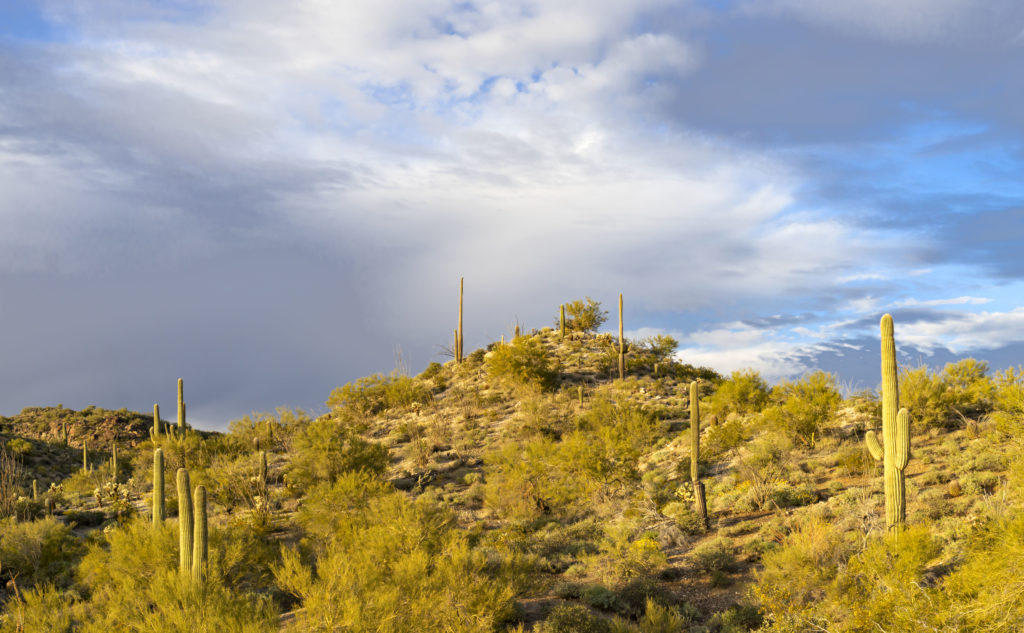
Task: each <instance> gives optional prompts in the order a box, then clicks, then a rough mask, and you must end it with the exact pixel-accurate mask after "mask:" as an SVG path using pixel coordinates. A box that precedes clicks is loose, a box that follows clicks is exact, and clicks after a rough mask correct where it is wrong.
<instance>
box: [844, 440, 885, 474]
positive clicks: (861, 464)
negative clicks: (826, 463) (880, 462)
mask: <svg viewBox="0 0 1024 633" xmlns="http://www.w3.org/2000/svg"><path fill="white" fill-rule="evenodd" d="M836 466H838V467H839V468H840V469H841V470H842V471H843V472H844V473H846V474H847V475H866V474H868V473H870V472H874V468H875V465H874V460H873V459H872V458H871V455H870V454H869V453H868V452H867V449H866V448H865V447H864V446H848V447H846V448H844V449H842V450H841V451H839V453H838V454H837V455H836Z"/></svg>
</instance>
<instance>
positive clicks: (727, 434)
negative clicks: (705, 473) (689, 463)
mask: <svg viewBox="0 0 1024 633" xmlns="http://www.w3.org/2000/svg"><path fill="white" fill-rule="evenodd" d="M749 439H750V437H749V433H748V431H747V429H746V427H745V426H744V425H743V421H742V420H740V419H738V418H733V419H727V420H724V421H723V420H719V422H718V424H717V425H716V426H711V427H708V429H707V430H706V431H703V435H702V437H701V440H700V444H701V447H700V450H701V461H702V462H713V461H716V460H719V459H722V458H723V457H725V456H727V455H729V454H731V453H732V452H733V451H735V450H736V449H737V448H739V447H740V446H742V445H743V443H744V442H746V441H747V440H749Z"/></svg>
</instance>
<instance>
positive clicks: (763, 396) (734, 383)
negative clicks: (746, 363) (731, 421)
mask: <svg viewBox="0 0 1024 633" xmlns="http://www.w3.org/2000/svg"><path fill="white" fill-rule="evenodd" d="M768 394H769V389H768V383H766V382H765V381H764V379H763V378H761V374H760V373H758V372H757V371H755V370H753V369H743V370H740V371H734V372H732V375H731V376H730V377H729V378H728V379H726V380H723V381H722V382H721V383H720V384H719V385H718V387H717V388H716V389H715V393H714V394H712V395H711V407H710V409H711V412H712V413H714V414H715V415H717V416H718V417H719V418H722V419H723V420H724V419H725V418H726V417H727V416H728V415H729V414H730V413H735V414H737V415H741V416H744V415H750V414H752V413H757V412H759V411H761V410H762V409H763V408H764V407H765V405H767V404H768Z"/></svg>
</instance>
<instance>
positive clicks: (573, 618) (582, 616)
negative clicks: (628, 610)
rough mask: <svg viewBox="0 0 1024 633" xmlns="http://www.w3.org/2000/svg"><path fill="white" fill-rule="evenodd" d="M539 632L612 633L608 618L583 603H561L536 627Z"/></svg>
mask: <svg viewBox="0 0 1024 633" xmlns="http://www.w3.org/2000/svg"><path fill="white" fill-rule="evenodd" d="M535 630H536V631H537V632H538V633H611V627H610V625H609V623H608V620H605V619H604V618H602V617H601V616H599V615H597V614H595V613H592V612H591V611H590V609H588V608H586V607H585V606H583V605H581V604H560V605H558V606H556V607H555V608H554V609H552V610H551V613H549V614H548V617H547V618H545V619H544V621H543V622H541V623H540V625H538V626H537V627H536V629H535Z"/></svg>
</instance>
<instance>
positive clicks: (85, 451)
mask: <svg viewBox="0 0 1024 633" xmlns="http://www.w3.org/2000/svg"><path fill="white" fill-rule="evenodd" d="M82 470H84V471H86V472H88V470H89V443H88V442H86V441H84V440H83V441H82Z"/></svg>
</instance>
